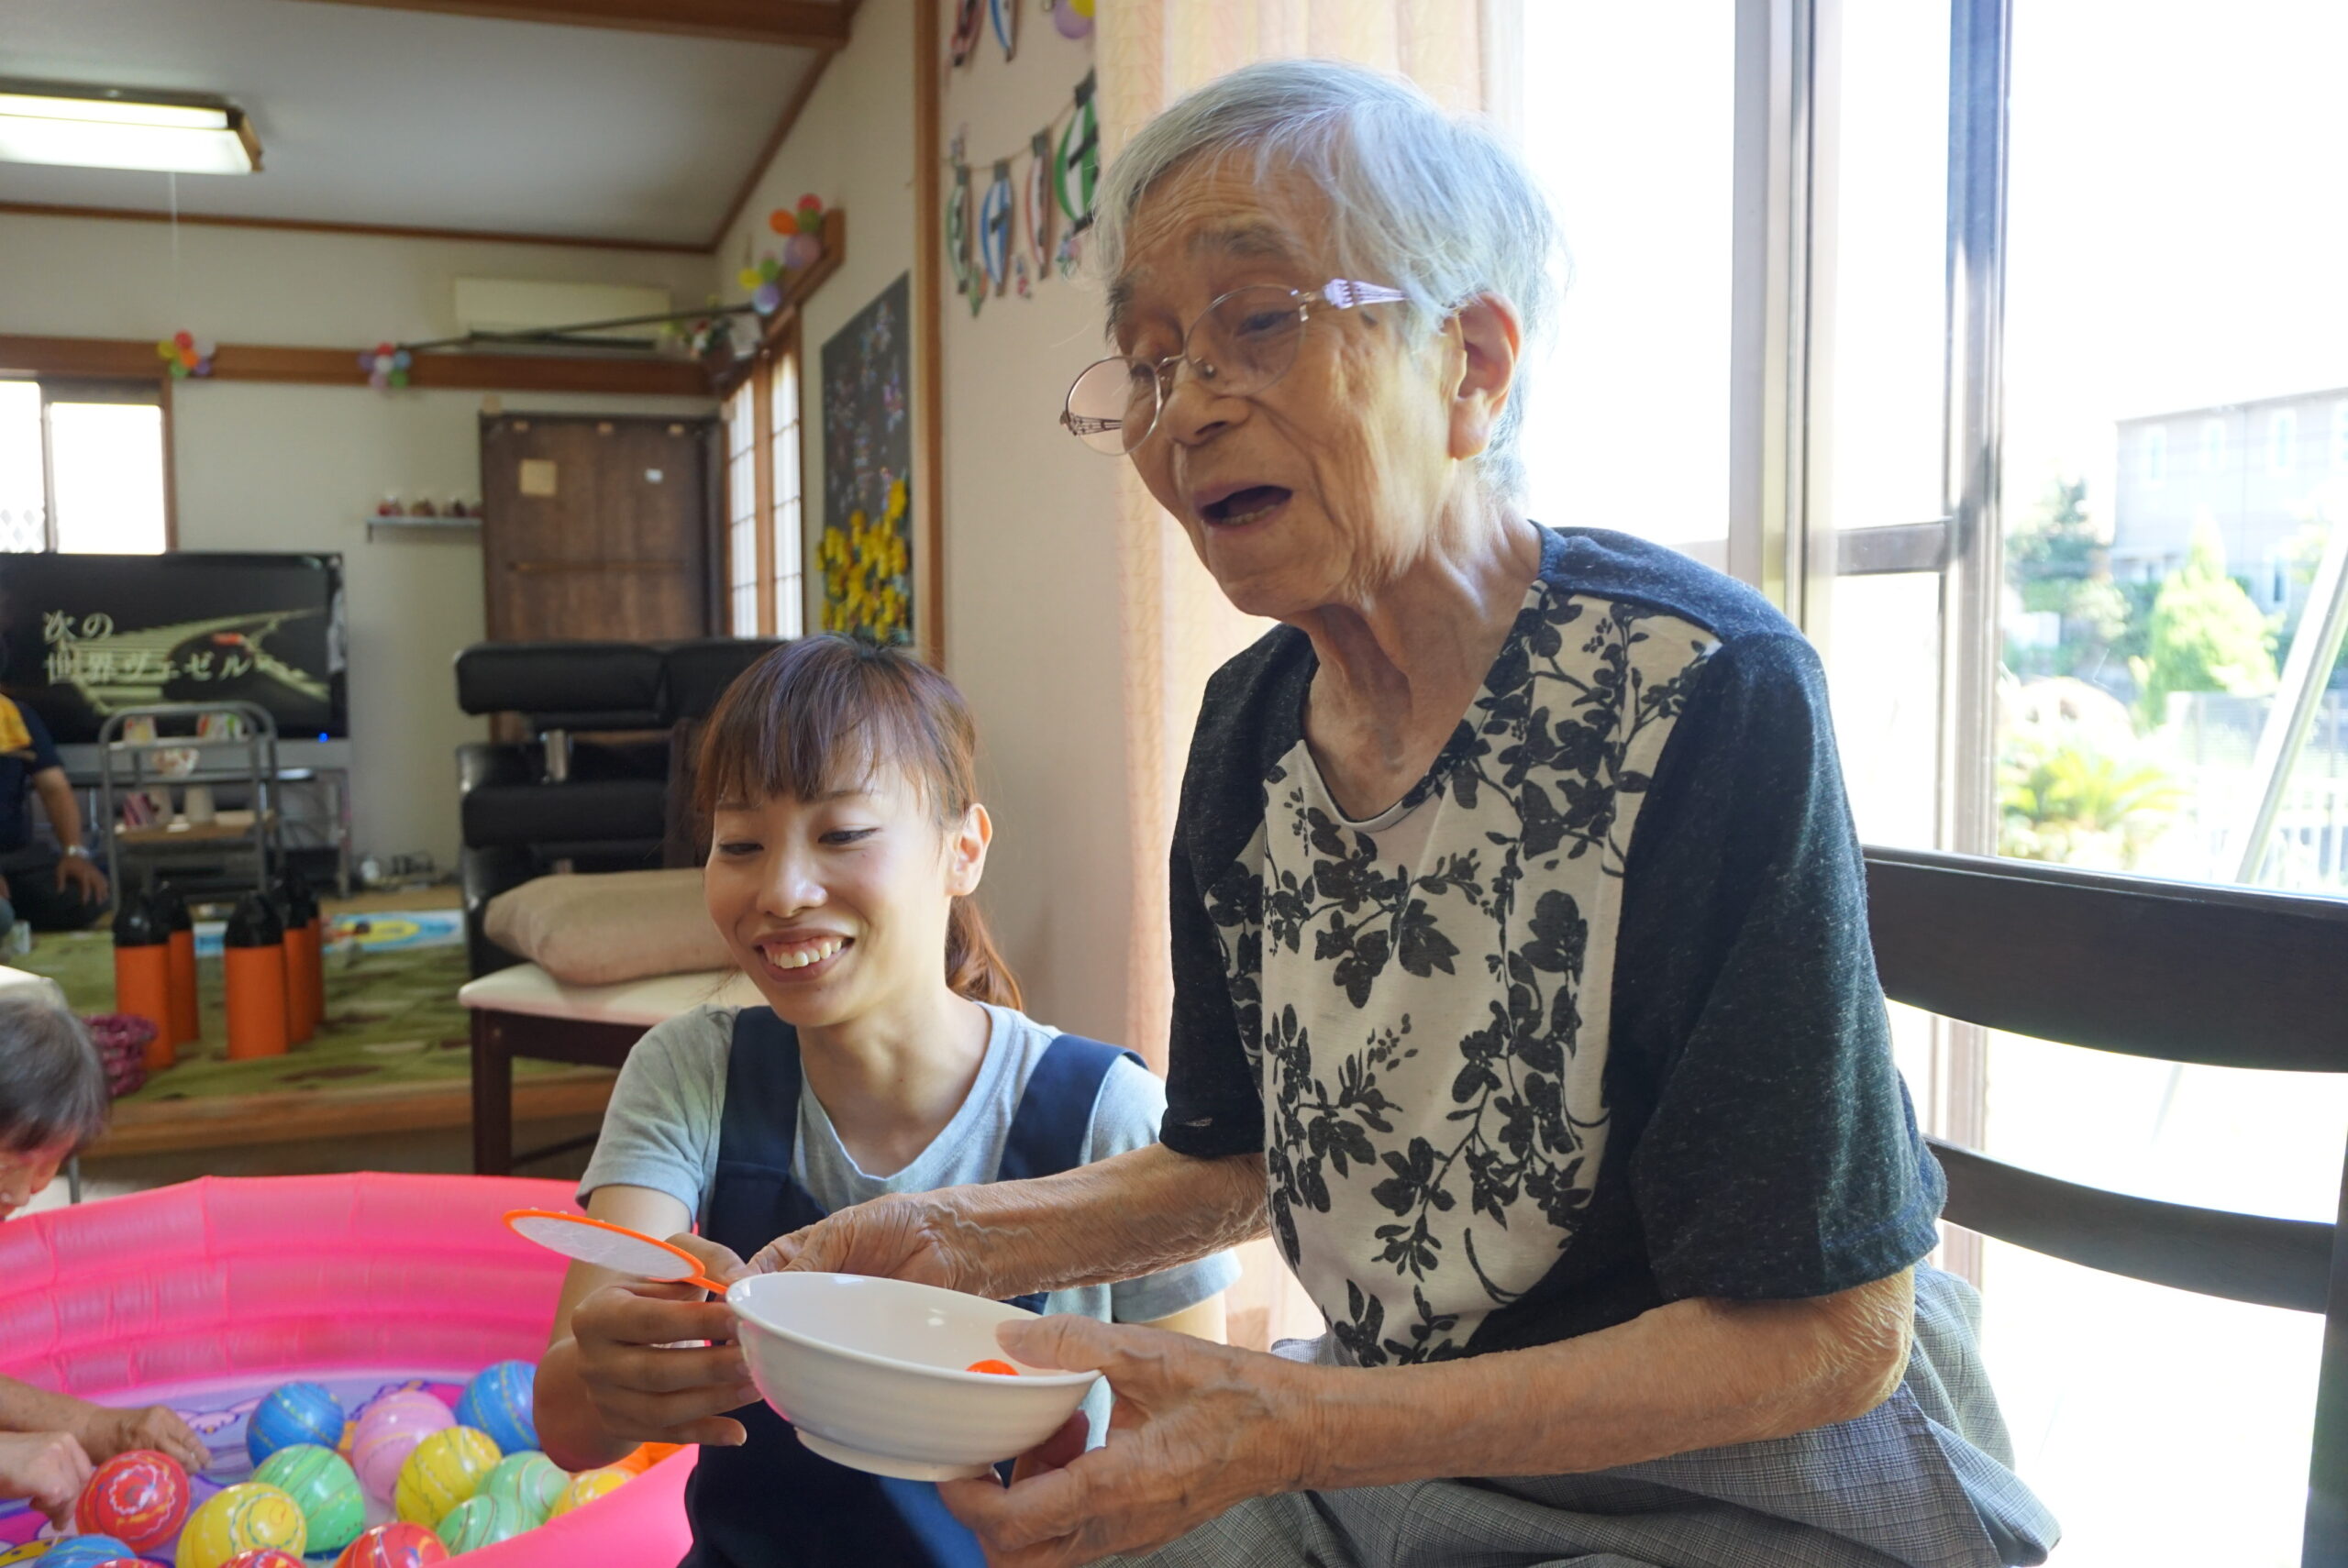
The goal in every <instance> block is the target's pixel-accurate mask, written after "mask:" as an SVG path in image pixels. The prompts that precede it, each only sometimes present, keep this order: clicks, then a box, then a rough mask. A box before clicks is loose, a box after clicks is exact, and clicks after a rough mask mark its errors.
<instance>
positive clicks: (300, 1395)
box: [245, 1383, 343, 1467]
mask: <svg viewBox="0 0 2348 1568" xmlns="http://www.w3.org/2000/svg"><path fill="white" fill-rule="evenodd" d="M342 1423H343V1414H342V1407H341V1406H340V1405H339V1404H338V1403H336V1402H335V1397H334V1396H333V1395H331V1394H329V1393H327V1391H326V1390H325V1389H324V1388H322V1387H320V1386H318V1385H316V1384H315V1383H286V1384H281V1385H280V1386H277V1387H275V1388H272V1389H271V1390H270V1391H269V1393H268V1395H267V1396H266V1397H264V1398H262V1400H261V1402H260V1404H259V1405H257V1406H255V1407H254V1408H253V1413H252V1418H251V1419H249V1420H248V1421H247V1422H246V1423H245V1452H247V1453H249V1454H250V1455H251V1456H252V1461H253V1463H254V1465H255V1466H256V1467H258V1466H259V1465H260V1463H261V1462H262V1461H263V1460H265V1459H267V1458H268V1457H269V1456H270V1455H271V1454H272V1453H275V1452H277V1451H278V1450H279V1449H281V1448H292V1447H293V1446H294V1444H295V1443H297V1442H309V1443H316V1444H317V1445H318V1447H320V1448H323V1449H325V1450H326V1451H327V1452H329V1453H331V1452H334V1451H335V1450H336V1448H338V1446H340V1444H341V1442H342Z"/></svg>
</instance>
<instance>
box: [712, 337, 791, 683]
mask: <svg viewBox="0 0 2348 1568" xmlns="http://www.w3.org/2000/svg"><path fill="white" fill-rule="evenodd" d="M737 374H738V375H739V376H740V377H741V380H740V381H737V382H736V383H735V385H734V388H733V390H732V391H731V392H729V393H727V394H726V399H725V444H726V463H725V518H726V528H725V582H726V627H727V630H728V631H730V632H731V633H732V634H733V635H735V636H737V637H770V636H776V635H781V636H786V637H795V636H797V635H799V632H800V627H801V624H802V618H803V607H802V606H803V597H802V592H803V591H802V586H801V585H802V581H803V569H802V566H801V560H802V550H801V544H800V516H801V501H800V490H801V479H800V463H799V428H800V418H799V393H800V385H799V323H798V318H797V317H796V315H792V316H790V317H787V318H785V319H784V320H783V321H782V322H781V324H780V325H778V326H769V327H768V329H767V337H766V338H765V341H764V342H763V343H762V344H761V345H760V346H759V350H758V352H757V353H755V354H753V355H752V356H750V358H749V359H747V360H745V361H743V362H742V364H741V365H740V366H739V368H738V370H737Z"/></svg>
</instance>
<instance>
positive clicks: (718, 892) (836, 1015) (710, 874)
mask: <svg viewBox="0 0 2348 1568" xmlns="http://www.w3.org/2000/svg"><path fill="white" fill-rule="evenodd" d="M712 827H713V833H712V835H711V847H710V856H709V865H708V867H707V869H706V870H705V871H704V872H703V883H702V886H703V899H704V900H705V901H706V903H707V904H708V907H709V916H710V919H711V920H712V921H713V922H715V924H716V926H717V929H718V931H719V933H721V934H723V935H724V937H725V944H726V946H727V947H728V948H730V949H731V950H732V952H733V955H734V961H735V962H736V963H737V964H738V965H740V966H741V967H742V969H743V971H744V972H745V973H746V974H748V976H749V977H750V978H751V979H752V981H753V982H755V983H756V984H757V986H758V988H759V992H760V994H761V995H763V996H764V997H765V998H766V999H767V1001H768V1002H769V1004H770V1005H771V1006H772V1007H773V1008H774V1010H775V1013H776V1016H778V1017H780V1018H781V1019H782V1020H783V1021H785V1022H788V1023H791V1024H792V1025H794V1026H796V1027H798V1028H802V1029H807V1028H819V1029H820V1028H832V1027H837V1026H840V1025H843V1024H847V1023H851V1022H853V1021H857V1020H858V1019H860V1018H864V1017H866V1016H868V1015H869V1014H870V1013H872V1012H874V1011H875V1010H879V1009H882V1008H886V1007H891V1006H899V1005H906V1004H909V1003H911V1002H912V1001H913V1000H914V999H915V998H917V997H926V996H927V995H928V994H929V993H928V991H927V990H925V989H924V988H943V987H944V986H945V983H946V981H945V952H946V927H947V916H948V915H949V913H950V912H951V911H952V907H953V900H955V899H957V898H960V897H967V896H968V895H969V894H970V893H972V892H974V891H976V890H977V889H978V885H979V878H980V874H981V872H982V871H983V870H984V869H985V865H986V850H987V843H988V840H989V839H990V838H991V836H992V831H993V830H992V827H991V824H990V823H989V822H988V820H987V814H986V810H985V808H984V807H982V806H978V805H973V806H971V807H970V808H969V811H968V812H965V813H964V815H963V817H962V820H961V821H960V822H958V823H954V824H953V825H952V826H951V827H950V829H941V827H940V826H939V824H938V822H937V815H936V809H935V808H934V807H933V805H932V804H931V802H930V801H928V799H927V798H926V797H925V795H924V794H923V792H922V791H921V790H919V789H918V788H917V787H916V786H915V785H914V781H913V780H912V779H911V778H908V777H907V776H906V775H905V773H904V771H903V769H901V768H897V767H887V766H883V767H876V768H874V769H872V770H871V774H870V777H869V778H865V779H864V780H862V781H861V782H860V783H858V784H856V785H855V786H854V787H853V788H850V789H847V790H842V791H840V792H838V793H834V794H829V795H826V796H825V797H823V798H821V799H817V800H814V801H803V800H801V799H799V798H798V797H796V796H793V795H784V794H778V795H770V796H768V797H767V798H766V799H764V800H763V801H756V802H748V801H732V802H729V801H722V800H721V801H719V802H718V803H717V807H716V810H715V811H714V813H713V814H712Z"/></svg>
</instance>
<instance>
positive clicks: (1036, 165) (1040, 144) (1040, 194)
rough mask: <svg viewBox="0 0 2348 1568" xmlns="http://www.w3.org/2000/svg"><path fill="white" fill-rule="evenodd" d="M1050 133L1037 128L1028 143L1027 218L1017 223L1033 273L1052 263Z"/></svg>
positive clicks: (1038, 272)
mask: <svg viewBox="0 0 2348 1568" xmlns="http://www.w3.org/2000/svg"><path fill="white" fill-rule="evenodd" d="M1051 173H1052V135H1051V132H1049V131H1037V132H1036V139H1035V140H1033V141H1031V142H1029V143H1028V144H1027V201H1026V206H1027V214H1026V216H1027V221H1026V222H1025V223H1024V224H1022V225H1021V226H1020V227H1021V228H1022V229H1023V230H1024V238H1025V239H1026V241H1027V247H1026V252H1025V256H1024V257H1023V258H1022V259H1028V258H1032V259H1034V261H1035V264H1036V274H1037V275H1038V276H1039V277H1040V276H1041V275H1042V273H1043V271H1044V269H1045V268H1047V267H1048V266H1050V265H1051V264H1052V193H1051V186H1050V183H1049V182H1050V179H1051Z"/></svg>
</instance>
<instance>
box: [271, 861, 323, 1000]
mask: <svg viewBox="0 0 2348 1568" xmlns="http://www.w3.org/2000/svg"><path fill="white" fill-rule="evenodd" d="M277 899H278V905H279V907H280V908H282V910H284V911H285V984H286V991H287V994H288V995H289V996H291V997H292V998H293V999H294V1043H296V1044H299V1043H301V1042H303V1041H305V1040H307V1039H309V1038H310V1037H311V1036H312V1035H315V1034H316V1033H317V1032H318V1025H319V1024H321V1023H323V1022H325V1021H326V1016H327V998H326V979H327V971H326V955H325V953H324V951H323V941H324V937H325V922H324V920H323V918H322V916H321V915H320V912H319V910H318V900H317V898H316V895H315V894H313V893H312V892H311V891H310V884H309V882H308V881H307V880H306V879H305V878H304V877H303V875H302V872H301V868H300V867H294V866H288V867H286V868H285V875H284V877H283V878H282V879H281V880H280V881H279V882H278V885H277Z"/></svg>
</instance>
